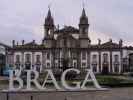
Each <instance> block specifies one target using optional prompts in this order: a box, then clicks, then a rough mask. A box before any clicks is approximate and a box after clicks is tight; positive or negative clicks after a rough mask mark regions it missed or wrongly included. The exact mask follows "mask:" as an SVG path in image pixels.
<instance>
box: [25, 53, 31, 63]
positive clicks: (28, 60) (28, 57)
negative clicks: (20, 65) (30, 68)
mask: <svg viewBox="0 0 133 100" xmlns="http://www.w3.org/2000/svg"><path fill="white" fill-rule="evenodd" d="M26 62H31V55H30V54H26Z"/></svg>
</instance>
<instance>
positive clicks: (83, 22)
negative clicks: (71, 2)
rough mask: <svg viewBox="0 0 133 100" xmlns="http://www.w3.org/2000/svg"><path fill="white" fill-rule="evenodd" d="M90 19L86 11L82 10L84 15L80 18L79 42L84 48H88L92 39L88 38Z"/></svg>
mask: <svg viewBox="0 0 133 100" xmlns="http://www.w3.org/2000/svg"><path fill="white" fill-rule="evenodd" d="M88 29H89V24H88V17H87V16H86V13H85V9H84V8H83V10H82V15H81V17H80V21H79V40H80V46H81V47H83V48H86V47H88V44H90V42H91V41H90V39H89V37H88Z"/></svg>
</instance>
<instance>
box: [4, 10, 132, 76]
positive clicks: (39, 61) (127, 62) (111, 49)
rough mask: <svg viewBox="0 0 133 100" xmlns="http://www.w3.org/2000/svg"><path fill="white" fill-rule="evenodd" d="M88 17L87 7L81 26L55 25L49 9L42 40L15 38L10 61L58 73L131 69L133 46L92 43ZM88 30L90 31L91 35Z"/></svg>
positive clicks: (15, 66)
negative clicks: (69, 70)
mask: <svg viewBox="0 0 133 100" xmlns="http://www.w3.org/2000/svg"><path fill="white" fill-rule="evenodd" d="M89 25H90V24H89V22H88V17H87V15H86V13H85V9H83V10H82V14H81V16H80V19H79V28H78V29H77V28H75V27H72V26H65V27H64V28H62V29H60V28H59V27H55V24H54V18H53V17H52V15H51V11H50V9H49V11H48V14H47V16H46V18H45V23H44V38H43V39H42V43H41V44H37V43H36V42H35V40H33V41H32V42H30V43H25V41H24V40H22V44H18V43H16V42H15V40H13V43H12V44H13V46H12V48H9V49H8V54H7V60H6V61H7V64H8V65H10V66H13V67H14V68H17V69H35V70H37V71H39V72H43V71H45V70H46V69H52V70H53V71H54V72H55V73H58V72H62V71H63V70H65V69H68V68H77V69H80V70H81V71H82V72H84V71H85V69H92V70H93V71H94V72H95V73H105V74H108V73H116V74H120V73H123V72H129V71H131V70H132V67H133V47H126V46H123V41H122V40H119V42H118V43H114V42H113V41H112V40H111V39H110V40H109V41H108V42H105V43H101V40H100V39H99V40H98V43H97V44H95V45H94V44H91V39H90V37H89V35H91V33H89V32H88V30H89ZM88 33H89V35H88Z"/></svg>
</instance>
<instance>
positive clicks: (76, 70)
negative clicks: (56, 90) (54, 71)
mask: <svg viewBox="0 0 133 100" xmlns="http://www.w3.org/2000/svg"><path fill="white" fill-rule="evenodd" d="M69 71H74V72H76V73H77V74H79V73H80V71H79V70H78V69H74V68H71V69H67V70H65V71H64V72H63V74H62V77H61V82H62V85H63V87H64V88H65V89H69V90H78V89H80V83H81V82H73V84H76V87H71V86H69V85H68V84H67V83H66V81H65V77H66V74H67V73H68V72H69Z"/></svg>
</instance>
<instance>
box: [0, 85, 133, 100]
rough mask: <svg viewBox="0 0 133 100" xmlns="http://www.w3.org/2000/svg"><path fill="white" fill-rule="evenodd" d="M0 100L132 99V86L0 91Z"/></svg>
mask: <svg viewBox="0 0 133 100" xmlns="http://www.w3.org/2000/svg"><path fill="white" fill-rule="evenodd" d="M0 100H133V88H115V89H110V90H107V91H87V92H52V91H51V92H32V93H31V92H19V93H13V92H12V93H9V94H8V95H7V94H6V93H0Z"/></svg>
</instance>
